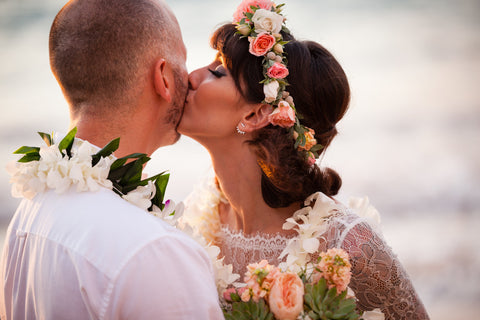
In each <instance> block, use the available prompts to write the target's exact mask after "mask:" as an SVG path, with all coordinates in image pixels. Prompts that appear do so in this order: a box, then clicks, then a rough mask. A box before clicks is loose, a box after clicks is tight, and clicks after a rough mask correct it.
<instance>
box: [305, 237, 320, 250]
mask: <svg viewBox="0 0 480 320" xmlns="http://www.w3.org/2000/svg"><path fill="white" fill-rule="evenodd" d="M302 244H303V249H304V250H305V251H306V252H308V253H314V252H316V251H317V250H318V247H319V246H320V241H318V239H317V238H310V239H305V240H303V243H302Z"/></svg>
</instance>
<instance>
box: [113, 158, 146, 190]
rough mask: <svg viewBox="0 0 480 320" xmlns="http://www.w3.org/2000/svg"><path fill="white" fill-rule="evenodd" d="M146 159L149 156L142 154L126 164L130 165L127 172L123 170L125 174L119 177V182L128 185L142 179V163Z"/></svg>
mask: <svg viewBox="0 0 480 320" xmlns="http://www.w3.org/2000/svg"><path fill="white" fill-rule="evenodd" d="M148 161H150V158H149V157H147V156H143V157H140V158H138V159H137V160H135V161H133V162H131V163H129V164H127V165H130V167H129V169H128V170H127V172H125V175H124V176H123V177H122V178H121V179H120V184H121V185H128V184H132V183H134V182H135V181H140V180H141V179H142V169H143V165H144V164H145V163H147V162H148Z"/></svg>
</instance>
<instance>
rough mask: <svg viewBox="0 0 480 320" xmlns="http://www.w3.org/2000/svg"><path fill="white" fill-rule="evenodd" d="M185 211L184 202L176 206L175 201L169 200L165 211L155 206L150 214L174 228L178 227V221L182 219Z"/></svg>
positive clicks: (166, 202)
mask: <svg viewBox="0 0 480 320" xmlns="http://www.w3.org/2000/svg"><path fill="white" fill-rule="evenodd" d="M184 209H185V205H184V204H183V202H180V203H178V204H175V202H174V201H173V200H167V201H165V207H164V208H163V210H161V209H160V208H159V207H157V206H155V205H154V206H153V207H152V211H150V213H151V214H153V215H154V216H156V217H158V218H160V219H162V220H163V221H165V222H166V223H168V224H169V225H171V226H172V227H177V226H178V221H179V219H180V218H181V217H182V215H183V211H184Z"/></svg>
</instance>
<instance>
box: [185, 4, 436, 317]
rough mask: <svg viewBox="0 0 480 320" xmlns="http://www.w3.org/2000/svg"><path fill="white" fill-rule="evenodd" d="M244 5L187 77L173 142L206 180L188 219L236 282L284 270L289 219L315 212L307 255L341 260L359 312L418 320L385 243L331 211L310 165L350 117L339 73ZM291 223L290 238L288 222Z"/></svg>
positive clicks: (291, 240) (323, 174)
mask: <svg viewBox="0 0 480 320" xmlns="http://www.w3.org/2000/svg"><path fill="white" fill-rule="evenodd" d="M247 2H248V1H244V2H242V4H241V5H240V7H239V9H237V12H236V14H235V23H233V24H226V25H224V26H222V27H220V28H218V29H217V30H216V31H215V33H214V35H213V37H212V39H211V45H212V47H213V48H214V49H216V50H217V51H218V54H217V58H216V59H215V60H214V61H213V62H212V63H211V64H209V65H208V66H206V67H204V68H200V69H198V70H195V71H193V72H192V73H191V74H190V76H189V80H190V90H189V93H188V96H187V100H186V104H185V110H184V115H183V118H182V121H181V123H180V125H179V131H180V132H181V133H182V134H185V135H187V136H189V137H192V138H193V139H195V140H196V141H198V142H199V143H201V144H202V145H203V146H204V147H205V148H206V149H207V150H208V151H209V153H210V155H211V158H212V162H213V167H214V170H215V176H216V177H215V180H214V183H212V184H211V185H209V186H207V187H206V188H204V189H202V190H198V191H197V192H196V193H195V194H194V195H192V197H190V200H189V201H187V209H186V213H187V215H188V216H189V217H191V222H193V223H194V224H196V225H197V226H198V227H199V228H200V229H201V230H202V232H203V234H204V236H205V237H206V238H207V240H209V241H213V242H214V243H215V244H216V245H218V246H219V247H220V248H221V254H222V255H223V256H225V262H226V263H231V264H233V268H234V272H236V273H239V274H244V272H245V269H246V266H247V265H248V264H249V263H253V262H258V261H260V260H262V259H266V260H268V261H269V263H272V264H278V263H280V262H282V261H284V260H285V259H284V258H285V257H284V256H281V254H282V252H283V251H284V250H285V249H286V251H288V250H289V248H290V247H291V246H292V244H295V243H296V242H295V241H297V242H298V241H300V240H299V239H297V237H298V235H297V234H296V232H295V231H294V230H292V228H287V230H286V229H284V224H285V221H286V220H287V219H288V218H291V217H292V216H294V213H295V217H297V218H298V217H299V215H300V214H301V213H302V212H305V211H304V210H305V208H304V207H308V208H310V206H313V207H314V208H315V210H323V211H324V212H322V213H321V215H322V219H321V221H322V222H321V223H320V224H319V225H318V226H319V228H317V229H316V233H315V238H316V239H318V240H319V241H318V246H317V247H316V248H315V249H317V250H316V252H319V251H326V250H327V249H328V248H333V247H337V248H343V249H345V250H346V251H347V252H348V253H349V255H350V259H351V262H352V281H351V283H350V287H351V288H352V289H353V291H354V292H355V295H356V297H357V299H358V306H359V308H360V309H362V310H363V311H366V310H373V309H375V308H380V309H381V310H382V312H383V313H384V314H385V318H386V319H428V316H427V314H426V311H425V309H424V307H423V305H422V303H421V301H420V299H419V298H418V296H417V294H416V292H415V290H414V288H413V286H412V284H411V282H410V280H409V279H408V276H407V274H406V272H405V271H404V269H403V267H402V266H401V264H400V262H399V261H398V260H397V258H396V257H395V256H394V254H393V253H392V251H391V249H390V248H389V247H388V246H387V245H386V243H385V242H384V240H383V238H382V237H381V236H380V235H379V234H378V233H377V232H375V230H374V229H373V228H372V227H371V226H370V225H369V224H368V223H367V222H366V220H365V219H363V218H360V217H359V216H357V215H356V214H354V213H353V212H352V211H350V210H348V209H346V208H345V207H344V206H342V205H341V204H340V203H338V202H337V201H336V200H334V198H333V196H335V195H336V194H337V193H338V191H339V188H340V186H341V179H340V176H339V175H338V174H337V173H336V172H335V171H333V170H331V169H328V168H323V169H320V167H318V166H317V164H315V159H316V158H318V157H319V156H320V155H321V154H322V153H323V152H324V151H325V149H326V148H327V147H328V145H329V144H330V142H331V141H332V139H333V138H334V136H335V135H336V134H337V130H336V124H337V122H338V121H339V120H340V119H342V117H343V116H344V114H345V112H346V111H347V108H348V104H349V100H350V90H349V86H348V81H347V78H346V76H345V73H344V71H343V69H342V67H341V66H340V65H339V63H338V62H337V61H336V60H335V58H334V57H333V56H332V55H331V54H330V53H329V52H328V51H327V50H326V49H325V48H323V47H322V46H321V45H319V44H317V43H315V42H310V41H297V40H295V39H294V37H293V36H292V35H291V34H290V33H289V32H288V30H286V29H285V28H282V29H283V30H281V29H280V28H279V26H278V25H279V24H280V25H282V24H283V22H284V20H283V17H282V18H281V19H280V20H278V19H277V18H278V17H277V16H275V15H271V14H270V13H268V12H265V11H262V13H263V14H265V16H263V17H260V18H258V17H257V15H259V14H257V12H260V11H261V9H266V11H273V12H275V13H277V15H279V11H280V10H276V7H275V5H274V4H273V3H272V2H270V1H253V3H254V4H255V5H258V10H257V11H255V10H253V11H252V10H251V9H249V7H250V6H249V5H245V4H246V3H247ZM250 3H252V1H250ZM272 7H273V9H272ZM245 12H249V13H250V14H248V13H247V14H245ZM253 13H255V15H253ZM252 15H253V17H252ZM265 17H266V18H265ZM262 19H263V20H262ZM269 19H270V20H269ZM276 19H277V20H276ZM257 22H258V23H257ZM262 23H263V25H262ZM242 34H243V35H244V36H242ZM245 35H247V36H248V37H247V36H245ZM272 37H273V38H272ZM261 41H264V42H261ZM269 41H270V42H269ZM284 41H289V42H288V43H286V44H285V42H284ZM287 57H288V63H287V59H286V58H287ZM287 81H288V84H287ZM261 82H262V83H261ZM287 90H288V92H287ZM305 199H307V202H304V201H305ZM309 205H310V206H309ZM302 208H303V209H302ZM302 210H303V211H302ZM309 210H310V209H309ZM289 221H290V222H289V224H290V227H291V226H293V225H294V224H295V223H297V221H294V220H292V219H290V220H289ZM289 246H290V247H289ZM317 255H318V253H317ZM311 256H312V257H315V253H312V255H311ZM307 257H310V255H307ZM310 258H311V257H310Z"/></svg>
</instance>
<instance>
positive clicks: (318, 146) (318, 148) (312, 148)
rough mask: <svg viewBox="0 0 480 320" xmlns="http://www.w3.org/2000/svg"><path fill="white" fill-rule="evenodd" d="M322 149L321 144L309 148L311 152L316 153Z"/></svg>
mask: <svg viewBox="0 0 480 320" xmlns="http://www.w3.org/2000/svg"><path fill="white" fill-rule="evenodd" d="M322 149H323V146H322V145H321V144H316V145H314V146H313V147H311V148H310V151H311V152H318V151H320V150H322Z"/></svg>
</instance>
